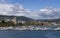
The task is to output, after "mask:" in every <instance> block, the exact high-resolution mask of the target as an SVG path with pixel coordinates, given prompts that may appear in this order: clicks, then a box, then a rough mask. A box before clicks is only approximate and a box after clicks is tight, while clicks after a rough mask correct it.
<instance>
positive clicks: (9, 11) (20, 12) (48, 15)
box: [0, 3, 60, 19]
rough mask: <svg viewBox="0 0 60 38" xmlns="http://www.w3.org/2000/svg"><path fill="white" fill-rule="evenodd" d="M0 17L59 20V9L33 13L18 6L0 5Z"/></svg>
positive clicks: (41, 10) (33, 11)
mask: <svg viewBox="0 0 60 38" xmlns="http://www.w3.org/2000/svg"><path fill="white" fill-rule="evenodd" d="M0 15H15V16H26V17H29V18H34V19H53V18H60V9H57V8H45V9H40V10H38V11H35V10H29V9H26V8H24V6H22V5H20V4H2V3H0Z"/></svg>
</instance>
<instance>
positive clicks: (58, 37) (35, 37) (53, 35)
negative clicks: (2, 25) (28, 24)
mask: <svg viewBox="0 0 60 38" xmlns="http://www.w3.org/2000/svg"><path fill="white" fill-rule="evenodd" d="M0 38H60V31H28V30H26V31H11V30H10V31H0Z"/></svg>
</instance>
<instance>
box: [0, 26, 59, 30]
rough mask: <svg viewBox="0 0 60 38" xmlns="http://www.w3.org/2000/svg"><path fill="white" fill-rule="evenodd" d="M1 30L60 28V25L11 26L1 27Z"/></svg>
mask: <svg viewBox="0 0 60 38" xmlns="http://www.w3.org/2000/svg"><path fill="white" fill-rule="evenodd" d="M0 30H60V26H17V27H12V26H9V27H0Z"/></svg>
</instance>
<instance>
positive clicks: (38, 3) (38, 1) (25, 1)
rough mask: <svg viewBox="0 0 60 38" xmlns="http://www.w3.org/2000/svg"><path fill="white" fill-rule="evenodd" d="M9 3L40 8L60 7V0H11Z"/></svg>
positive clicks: (29, 7)
mask: <svg viewBox="0 0 60 38" xmlns="http://www.w3.org/2000/svg"><path fill="white" fill-rule="evenodd" d="M7 2H8V3H12V4H15V3H19V4H22V5H23V6H24V7H25V8H28V9H34V10H36V9H40V8H47V7H54V8H60V0H9V1H7Z"/></svg>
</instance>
